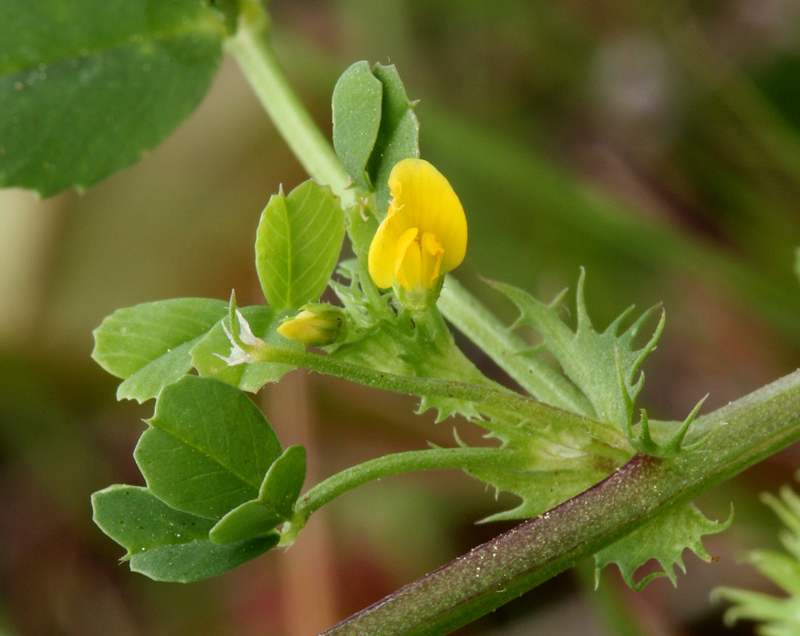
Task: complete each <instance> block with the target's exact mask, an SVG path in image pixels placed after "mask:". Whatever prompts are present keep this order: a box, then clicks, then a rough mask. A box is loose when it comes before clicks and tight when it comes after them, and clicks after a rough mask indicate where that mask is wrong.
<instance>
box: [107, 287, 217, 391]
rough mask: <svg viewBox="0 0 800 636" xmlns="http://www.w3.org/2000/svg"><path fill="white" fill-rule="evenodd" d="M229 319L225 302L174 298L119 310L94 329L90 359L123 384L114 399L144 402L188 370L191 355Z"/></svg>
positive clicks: (190, 363) (190, 365) (190, 366)
mask: <svg viewBox="0 0 800 636" xmlns="http://www.w3.org/2000/svg"><path fill="white" fill-rule="evenodd" d="M226 314H227V306H226V304H225V303H224V302H223V301H220V300H210V299H207V298H176V299H174V300H162V301H156V302H152V303H144V304H141V305H136V306H135V307H128V308H126V309H119V310H117V311H115V312H114V313H113V314H111V315H110V316H109V317H108V318H106V319H105V320H103V322H102V323H101V324H100V326H99V327H98V328H97V329H95V330H94V339H95V347H94V351H93V352H92V357H93V358H94V359H95V360H96V361H97V363H98V364H99V365H100V366H101V367H103V368H104V369H105V370H106V371H108V372H109V373H111V374H112V375H115V376H117V377H118V378H123V379H124V380H125V381H124V382H123V383H122V384H120V385H119V388H118V389H117V399H119V400H121V399H135V400H138V401H139V402H144V401H145V400H149V399H150V398H153V397H155V396H156V395H158V392H159V391H160V390H161V387H163V386H165V385H167V384H170V383H172V382H175V381H176V380H179V379H180V378H182V377H183V376H184V375H186V374H187V373H188V372H189V370H190V369H191V368H192V357H191V355H190V351H191V349H192V347H194V346H195V345H196V344H197V343H198V342H199V341H200V339H201V338H202V337H203V336H204V335H205V334H206V333H207V332H208V330H209V329H211V328H212V327H213V326H214V325H215V324H216V323H217V322H219V321H220V320H221V319H222V318H223V317H224V316H225V315H226Z"/></svg>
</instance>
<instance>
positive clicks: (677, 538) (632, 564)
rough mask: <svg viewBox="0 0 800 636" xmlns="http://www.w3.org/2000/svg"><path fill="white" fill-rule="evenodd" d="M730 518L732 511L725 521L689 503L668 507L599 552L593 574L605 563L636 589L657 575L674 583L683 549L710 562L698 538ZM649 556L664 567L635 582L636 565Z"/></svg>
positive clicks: (718, 529)
mask: <svg viewBox="0 0 800 636" xmlns="http://www.w3.org/2000/svg"><path fill="white" fill-rule="evenodd" d="M732 521H733V512H731V515H730V516H729V517H728V520H727V521H725V522H722V523H720V522H719V521H711V520H710V519H708V518H706V516H705V515H704V514H703V513H702V512H700V510H698V508H697V506H695V505H694V504H693V503H691V502H689V503H685V502H682V503H678V504H675V505H673V506H670V507H669V508H667V509H666V510H664V511H663V512H661V513H660V514H659V515H658V516H656V517H655V518H653V519H651V520H650V521H649V522H648V523H646V524H645V525H643V526H642V527H640V528H638V529H636V530H634V531H633V532H632V533H630V534H629V535H627V536H625V537H623V538H622V539H620V540H619V541H617V542H616V543H613V544H611V545H610V546H608V547H607V548H604V549H603V550H601V551H600V552H598V553H597V554H596V555H595V557H594V558H595V565H596V569H595V573H596V576H598V577H599V576H600V571H601V570H602V569H603V568H604V567H605V566H607V565H608V564H610V563H616V564H617V565H618V566H619V569H620V572H621V573H622V577H623V578H624V579H625V582H626V583H627V584H628V585H629V586H630V587H631V589H634V590H637V591H639V590H641V589H643V588H644V586H645V585H647V584H648V583H649V582H650V581H651V580H653V579H654V578H656V577H660V576H666V577H668V578H669V580H670V581H672V584H673V585H677V577H676V575H675V568H674V566H675V565H677V566H678V567H680V568H681V570H683V571H684V572H686V566H685V565H684V564H683V556H682V554H683V551H684V550H685V549H686V548H689V549H690V550H691V551H692V552H694V553H695V554H696V555H697V556H699V557H700V558H701V559H703V560H704V561H708V562H710V561H712V560H713V558H712V557H711V555H710V554H708V552H706V549H705V548H704V547H703V542H702V540H701V538H702V536H703V535H705V534H716V533H718V532H722V531H723V530H726V529H727V528H728V526H730V524H731V522H732ZM650 559H655V560H656V561H658V563H659V565H660V566H661V567H662V568H663V569H662V570H661V571H658V572H652V573H651V574H648V575H647V576H645V577H643V578H642V579H641V580H640V581H638V582H634V579H633V576H634V573H635V572H636V570H637V568H638V567H639V566H641V565H644V564H645V563H646V562H647V561H649V560H650Z"/></svg>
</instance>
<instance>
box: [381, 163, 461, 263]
mask: <svg viewBox="0 0 800 636" xmlns="http://www.w3.org/2000/svg"><path fill="white" fill-rule="evenodd" d="M389 191H390V192H391V195H392V204H391V207H393V208H394V209H395V216H397V217H399V219H398V221H396V222H400V221H401V220H402V222H401V227H402V230H403V231H404V230H406V229H407V228H409V227H416V228H419V230H420V233H424V232H430V233H431V234H433V235H434V236H435V237H436V238H438V239H439V242H440V243H441V244H442V248H443V249H444V257H443V259H442V270H443V271H445V272H449V271H450V270H452V269H455V268H456V267H458V266H459V265H460V264H461V261H463V260H464V255H465V254H466V252H467V218H466V216H464V208H463V207H462V206H461V201H459V200H458V196H457V195H456V193H455V192H454V191H453V188H452V186H451V185H450V182H449V181H448V180H447V179H446V178H445V177H444V175H442V173H441V172H439V171H438V170H437V169H436V168H434V167H433V166H432V165H431V164H430V163H428V162H427V161H425V160H424V159H403V161H400V162H398V163H397V164H395V166H394V168H392V172H391V174H390V175H389Z"/></svg>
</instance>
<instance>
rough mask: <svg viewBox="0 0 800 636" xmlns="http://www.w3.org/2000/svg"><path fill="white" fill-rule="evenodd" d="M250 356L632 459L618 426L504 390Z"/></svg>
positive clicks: (277, 354)
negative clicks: (555, 432)
mask: <svg viewBox="0 0 800 636" xmlns="http://www.w3.org/2000/svg"><path fill="white" fill-rule="evenodd" d="M248 353H249V354H250V355H251V356H252V358H251V360H250V362H251V363H252V362H278V363H281V364H290V365H292V366H296V367H302V368H304V369H308V370H309V371H317V372H318V373H324V374H326V375H332V376H334V377H336V378H342V379H343V380H348V381H350V382H356V383H357V384H361V385H364V386H369V387H373V388H377V389H384V390H387V391H392V392H394V393H406V394H409V395H419V396H434V397H441V398H454V399H458V400H464V401H467V402H471V403H472V404H473V405H474V407H475V408H476V409H477V410H478V411H479V412H481V413H484V414H486V415H489V416H492V415H493V414H495V413H497V412H498V411H501V412H505V413H508V414H512V415H514V416H516V418H517V419H522V420H529V421H530V422H532V423H534V424H539V425H541V426H544V427H553V428H556V429H558V428H559V427H563V428H565V429H572V430H581V431H583V432H585V433H588V434H589V435H591V436H592V437H593V438H594V440H595V441H596V442H597V443H596V444H595V445H593V446H592V450H593V451H594V452H595V453H597V454H601V453H602V454H603V455H605V456H606V457H609V458H610V459H612V460H614V461H615V462H616V464H617V465H621V464H622V463H623V462H624V461H626V460H627V459H628V458H629V457H630V452H629V450H628V449H629V448H630V446H629V445H628V442H627V439H626V438H625V436H624V435H623V434H622V433H621V432H620V431H619V430H617V429H616V428H615V427H614V426H612V425H610V424H607V423H605V422H601V421H598V420H593V419H590V418H588V417H584V416H582V415H577V414H575V413H570V412H568V411H563V410H561V409H558V408H555V407H553V406H550V405H548V404H544V403H542V402H537V401H536V400H532V399H530V398H527V397H524V396H522V395H519V394H517V393H514V392H512V391H508V390H505V389H503V390H498V389H496V388H493V387H488V386H481V385H478V384H469V383H467V382H455V381H453V380H441V379H438V378H420V377H412V376H407V375H398V374H395V373H386V372H384V371H376V370H375V369H370V368H368V367H363V366H360V365H357V364H351V363H349V362H341V361H339V360H335V359H332V357H331V356H325V355H320V354H317V353H311V352H309V351H300V350H297V349H283V348H280V347H273V346H270V345H265V346H262V347H259V348H254V349H251V350H250V351H249V352H248Z"/></svg>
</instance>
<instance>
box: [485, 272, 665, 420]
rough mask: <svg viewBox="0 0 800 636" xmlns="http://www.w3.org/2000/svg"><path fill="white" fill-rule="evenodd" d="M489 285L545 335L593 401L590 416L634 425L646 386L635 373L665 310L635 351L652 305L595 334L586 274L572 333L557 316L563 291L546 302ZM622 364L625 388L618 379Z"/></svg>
mask: <svg viewBox="0 0 800 636" xmlns="http://www.w3.org/2000/svg"><path fill="white" fill-rule="evenodd" d="M491 284H492V286H494V287H495V288H496V289H498V290H500V291H501V292H503V293H504V294H506V295H507V296H508V297H509V298H511V300H513V301H514V303H515V304H516V305H517V307H518V308H519V310H520V312H521V315H520V317H519V319H518V321H517V324H528V325H532V326H533V327H534V328H536V330H537V331H538V332H539V333H540V334H541V336H542V339H543V341H544V345H545V347H546V348H547V350H548V351H550V353H552V354H553V356H555V358H556V359H557V360H558V362H559V363H560V364H561V366H562V368H563V369H564V372H565V373H566V374H567V376H568V377H569V378H570V380H572V381H573V382H574V383H575V385H576V386H577V387H578V388H579V389H580V390H581V391H583V393H584V394H585V395H586V397H587V398H588V399H589V401H590V402H591V405H592V407H593V410H594V413H593V414H592V415H594V416H595V417H597V419H599V420H601V421H603V422H608V423H611V424H614V425H615V426H617V427H618V428H620V429H622V430H625V428H626V426H627V425H628V424H629V423H630V417H631V412H632V409H633V403H634V402H635V400H636V397H637V395H638V394H639V391H641V389H642V385H643V384H644V376H643V375H640V376H639V378H638V379H635V376H636V372H637V371H638V370H639V367H640V366H641V364H642V362H643V361H644V358H645V357H646V356H647V354H648V353H650V352H651V351H652V350H653V349H654V348H655V345H656V342H657V341H658V338H659V336H660V335H661V331H662V330H663V328H664V316H663V314H662V317H661V321H660V322H659V324H658V326H657V327H656V331H655V333H654V334H653V336H652V337H651V339H650V341H649V342H648V343H647V344H646V345H645V346H644V347H642V348H641V349H634V345H633V342H634V340H635V338H636V336H637V335H638V334H639V332H640V331H641V329H642V327H643V325H644V323H645V321H646V320H647V318H648V317H649V316H650V315H651V313H652V311H653V309H650V310H648V311H646V312H645V313H644V314H643V315H642V316H641V317H640V318H639V319H638V320H636V322H634V323H633V324H632V325H631V326H630V327H628V328H627V329H626V330H625V331H623V332H622V333H621V334H620V333H619V330H620V328H621V326H622V323H623V321H624V320H625V318H627V317H628V315H629V314H630V313H631V311H632V310H633V307H631V308H629V309H628V310H626V311H624V312H623V313H622V314H621V315H620V316H619V317H618V318H617V319H616V320H614V322H612V323H611V324H610V325H609V326H608V328H607V329H606V330H605V331H604V332H602V333H597V332H596V331H595V330H594V327H593V326H592V322H591V320H590V319H589V314H588V313H587V311H586V302H585V299H584V294H583V286H584V273H583V272H581V276H580V279H579V281H578V291H577V314H578V324H577V330H576V331H574V332H573V331H572V330H571V329H570V328H569V327H568V326H567V325H566V324H565V323H564V322H563V321H562V319H561V316H560V315H559V307H560V305H561V300H562V298H563V296H564V293H565V292H562V294H560V295H559V296H558V297H557V298H556V299H555V301H553V302H552V303H551V304H549V305H546V304H544V303H542V302H540V301H538V300H536V299H535V298H533V297H532V296H531V295H529V294H528V293H526V292H524V291H522V290H520V289H517V288H515V287H512V286H511V285H504V284H501V283H491ZM532 355H535V354H532ZM618 360H619V363H618V362H617V361H618ZM618 366H619V369H620V373H621V377H622V380H623V384H624V390H623V387H622V386H621V385H620V381H619V379H618V371H617V367H618Z"/></svg>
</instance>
